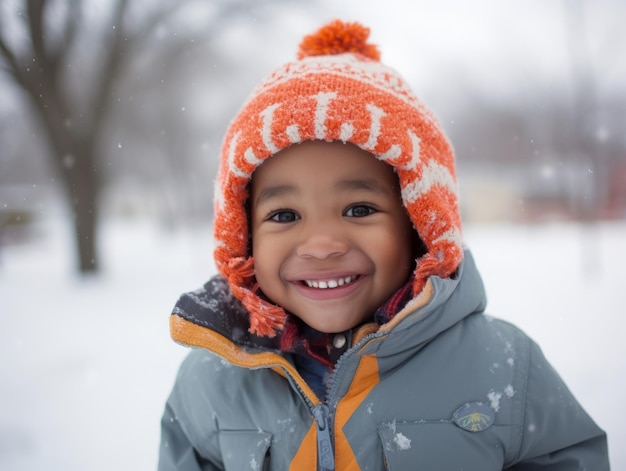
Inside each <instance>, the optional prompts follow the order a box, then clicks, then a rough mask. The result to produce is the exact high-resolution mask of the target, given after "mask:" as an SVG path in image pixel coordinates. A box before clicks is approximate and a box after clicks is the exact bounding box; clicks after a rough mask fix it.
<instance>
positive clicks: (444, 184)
mask: <svg viewBox="0 0 626 471" xmlns="http://www.w3.org/2000/svg"><path fill="white" fill-rule="evenodd" d="M368 36H369V29H368V28H365V27H364V26H362V25H360V24H358V23H344V22H341V21H338V20H335V21H333V22H331V23H329V24H328V25H326V26H324V27H322V28H321V29H320V30H318V31H317V32H316V33H314V34H312V35H310V36H306V37H305V38H304V40H303V41H302V43H301V44H300V50H299V53H298V60H296V61H293V62H289V63H287V64H285V65H283V66H282V67H279V68H278V69H276V70H275V71H274V72H272V73H271V74H270V75H269V76H268V77H266V78H265V79H264V80H263V81H262V82H261V83H260V84H259V85H258V86H257V87H256V88H255V89H254V90H253V92H252V94H251V96H250V97H249V98H248V100H247V102H246V103H245V104H244V106H243V107H242V109H241V110H240V111H239V113H238V114H237V116H236V117H235V118H234V120H233V121H232V122H231V124H230V127H229V128H228V131H227V133H226V136H225V139H224V143H223V147H222V153H221V162H220V168H219V170H218V175H217V181H216V186H215V192H216V194H215V226H214V231H215V234H214V235H215V239H216V248H215V253H214V256H215V262H216V266H217V269H218V271H219V272H220V273H221V275H222V276H223V277H224V278H225V279H226V280H227V281H228V283H229V285H230V288H231V290H232V293H233V295H234V296H235V297H236V298H237V299H239V300H240V301H241V302H242V303H243V304H244V306H245V307H246V309H247V310H248V312H249V314H250V332H251V333H252V334H255V335H258V336H268V337H273V336H275V335H276V334H277V333H278V332H280V330H281V329H282V328H283V326H284V324H285V321H286V319H287V314H286V313H285V311H284V310H283V309H282V308H281V307H279V306H275V305H273V304H270V303H268V302H267V301H265V300H264V299H262V298H261V297H260V296H259V295H258V288H257V286H256V281H255V278H254V261H253V258H252V257H251V254H250V253H249V221H248V219H247V214H246V200H247V198H248V184H249V183H250V179H251V176H252V173H253V172H254V170H255V169H256V168H257V167H258V166H259V165H261V163H262V162H263V161H264V160H265V159H267V158H268V157H271V156H272V155H274V154H276V153H277V152H279V151H280V150H281V149H285V148H286V147H289V146H291V145H293V144H296V143H300V142H303V141H307V140H325V141H336V140H338V141H343V142H350V143H352V144H355V145H357V146H358V147H360V148H361V149H364V150H366V151H367V152H370V153H371V154H372V155H373V156H375V157H376V158H377V159H379V160H382V161H383V162H386V163H387V164H389V165H391V166H392V167H393V168H394V170H395V172H396V174H397V175H398V179H399V181H400V187H401V195H402V201H403V204H404V206H405V208H406V210H407V212H408V214H409V217H410V219H411V221H412V223H413V226H414V227H415V229H416V230H417V232H418V234H419V236H420V237H421V239H422V241H423V242H424V244H425V246H426V248H427V253H426V254H425V255H423V256H421V257H420V258H419V259H418V260H417V262H416V269H415V282H414V286H413V292H414V294H418V293H419V292H420V291H421V290H422V289H423V287H424V284H425V283H426V280H427V278H428V277H430V276H432V275H436V276H439V277H442V278H446V277H449V276H450V275H451V274H452V273H454V271H455V270H456V269H457V267H458V266H459V264H460V262H461V260H462V258H463V247H462V238H461V217H460V211H459V203H458V196H457V184H456V173H455V166H454V154H453V151H452V147H451V146H450V143H449V142H448V139H447V138H446V136H445V135H444V133H443V130H442V129H441V126H440V125H439V123H438V122H437V120H436V119H435V118H434V116H433V115H432V114H431V112H430V111H429V110H428V109H427V108H426V107H425V106H424V105H423V104H422V103H421V102H420V101H419V99H418V98H417V97H416V96H415V95H414V94H413V92H412V91H411V89H410V88H409V86H408V85H407V83H406V82H405V81H404V80H403V79H402V78H401V77H400V76H399V75H398V73H397V72H396V71H395V70H393V69H391V68H389V67H387V66H386V65H384V64H382V63H381V62H380V61H379V59H380V53H379V51H378V49H377V48H376V46H373V45H371V44H368V43H367V42H366V41H367V38H368Z"/></svg>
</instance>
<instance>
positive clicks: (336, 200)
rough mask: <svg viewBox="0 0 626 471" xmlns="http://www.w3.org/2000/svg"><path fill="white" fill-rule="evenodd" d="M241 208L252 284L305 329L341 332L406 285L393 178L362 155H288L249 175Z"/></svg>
mask: <svg viewBox="0 0 626 471" xmlns="http://www.w3.org/2000/svg"><path fill="white" fill-rule="evenodd" d="M250 198H251V200H250V201H251V226H252V227H251V231H252V252H253V255H254V267H255V274H256V279H257V282H258V284H259V286H260V288H261V290H262V291H263V293H264V294H265V295H266V296H267V297H269V298H270V299H271V300H272V301H273V302H274V303H276V304H278V305H280V306H282V307H283V308H284V309H285V310H287V311H289V312H291V313H292V314H294V315H296V316H298V317H299V318H300V319H302V320H303V321H304V322H305V323H306V324H308V325H309V326H311V327H313V328H315V329H317V330H319V331H321V332H327V333H333V332H342V331H345V330H348V329H350V328H352V327H354V326H356V325H358V324H360V323H362V322H363V321H365V320H366V319H367V318H369V317H370V316H371V315H372V314H373V312H374V311H375V310H376V308H378V307H379V306H380V305H382V304H383V303H384V302H385V301H386V299H387V298H388V297H389V296H391V295H392V294H393V293H394V292H395V291H396V290H397V289H398V288H400V287H401V286H402V285H403V284H404V283H405V282H406V280H407V278H408V276H409V273H410V270H411V267H412V260H411V258H412V250H411V240H412V234H413V229H412V226H411V223H410V221H409V218H408V216H407V214H406V211H405V209H404V207H403V206H402V202H401V200H400V191H399V185H398V179H397V177H396V175H395V173H394V172H393V169H392V168H391V167H390V166H389V165H387V164H385V163H383V162H380V161H379V160H377V159H376V158H374V157H373V156H372V155H371V154H369V153H368V152H366V151H364V150H362V149H359V148H358V147H356V146H354V145H352V144H343V143H341V142H331V143H329V142H324V141H308V142H304V143H302V144H299V145H294V146H292V147H289V148H287V149H285V150H283V151H281V152H279V153H278V154H276V155H275V156H273V157H271V158H270V159H268V160H267V161H265V162H264V163H263V164H262V165H261V166H260V167H259V168H258V169H257V170H256V171H255V173H254V174H253V178H252V185H251V195H250Z"/></svg>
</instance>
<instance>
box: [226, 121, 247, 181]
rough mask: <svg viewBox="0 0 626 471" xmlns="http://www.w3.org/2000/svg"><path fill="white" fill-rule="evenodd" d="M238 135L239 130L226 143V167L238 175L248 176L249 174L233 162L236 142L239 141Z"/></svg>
mask: <svg viewBox="0 0 626 471" xmlns="http://www.w3.org/2000/svg"><path fill="white" fill-rule="evenodd" d="M240 137H241V131H237V132H236V133H235V135H234V136H233V138H232V139H231V140H230V143H229V144H228V168H229V169H230V171H231V172H232V173H233V174H235V175H236V176H238V177H242V178H249V177H250V174H249V173H247V172H244V171H243V170H241V169H240V168H239V167H237V164H236V163H235V150H236V149H237V142H239V138H240Z"/></svg>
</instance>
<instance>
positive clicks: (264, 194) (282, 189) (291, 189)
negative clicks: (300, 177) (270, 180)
mask: <svg viewBox="0 0 626 471" xmlns="http://www.w3.org/2000/svg"><path fill="white" fill-rule="evenodd" d="M297 192H298V190H297V188H296V187H295V186H292V185H274V186H266V187H265V188H263V189H261V191H259V194H258V195H257V197H256V200H255V201H254V204H255V205H258V204H261V203H263V202H264V201H267V200H269V199H272V198H276V197H278V196H284V195H288V194H294V193H297Z"/></svg>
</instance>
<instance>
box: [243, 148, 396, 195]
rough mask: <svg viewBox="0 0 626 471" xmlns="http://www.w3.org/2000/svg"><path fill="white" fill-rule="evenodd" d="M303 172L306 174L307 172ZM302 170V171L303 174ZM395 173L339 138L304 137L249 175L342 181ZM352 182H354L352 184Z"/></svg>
mask: <svg viewBox="0 0 626 471" xmlns="http://www.w3.org/2000/svg"><path fill="white" fill-rule="evenodd" d="M306 172H309V173H310V174H309V175H307V173H306ZM303 173H304V175H303ZM381 174H383V175H384V176H385V178H387V175H394V182H395V181H396V179H397V177H396V176H395V169H394V168H393V167H392V166H391V165H388V164H386V163H383V162H382V161H381V160H379V159H378V158H377V157H376V156H374V155H373V154H372V153H370V152H367V151H365V150H363V149H361V148H360V147H358V146H356V145H354V144H351V143H344V142H341V141H306V142H303V143H301V144H296V145H292V146H290V147H287V148H285V149H283V150H281V151H280V152H277V153H276V154H274V155H272V156H270V157H268V158H266V159H265V160H264V161H263V163H261V164H260V165H259V166H258V167H257V168H256V169H255V171H254V172H253V173H252V175H251V181H252V183H253V184H254V183H255V182H256V181H257V180H268V179H276V178H279V179H281V180H284V181H288V180H292V179H298V178H303V177H304V178H316V177H317V178H324V179H328V178H332V177H336V178H337V179H340V180H341V181H346V184H345V186H350V181H355V182H358V181H366V180H372V177H371V175H374V176H375V177H379V176H380V175H381ZM352 186H354V185H352Z"/></svg>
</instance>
